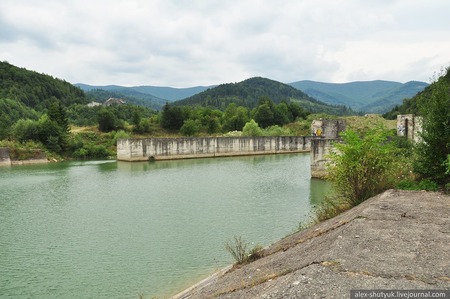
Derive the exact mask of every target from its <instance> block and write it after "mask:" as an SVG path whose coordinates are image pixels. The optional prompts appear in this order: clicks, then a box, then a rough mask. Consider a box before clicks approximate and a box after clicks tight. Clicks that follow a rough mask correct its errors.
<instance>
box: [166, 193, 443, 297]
mask: <svg viewBox="0 0 450 299" xmlns="http://www.w3.org/2000/svg"><path fill="white" fill-rule="evenodd" d="M449 207H450V196H448V195H443V194H441V193H435V192H423V191H399V190H388V191H386V192H384V193H382V194H380V195H378V196H375V197H373V198H371V199H368V200H367V201H365V202H364V203H362V204H360V205H359V206H357V207H354V208H353V209H351V210H349V211H347V212H345V213H342V214H341V215H339V216H337V217H335V218H333V219H329V220H327V221H324V222H322V223H320V224H317V225H315V226H313V227H310V228H309V229H307V230H304V231H302V232H299V233H296V234H293V235H291V236H289V237H286V238H284V239H282V240H281V241H279V242H277V243H275V244H273V245H272V246H270V247H269V248H268V249H267V250H265V253H264V257H263V258H261V259H259V260H257V261H255V262H253V263H250V264H247V265H244V266H241V267H234V268H233V269H231V270H229V271H227V272H226V273H225V274H222V275H216V276H213V277H211V278H210V279H206V280H204V281H203V282H202V283H201V284H199V285H196V286H195V287H194V288H191V289H189V290H187V291H186V292H183V293H180V294H179V295H176V296H174V297H172V298H174V299H175V298H176V299H180V298H190V299H194V298H350V291H351V290H357V289H359V290H361V289H363V290H368V289H372V290H376V289H378V290H379V289H384V290H386V289H399V290H414V289H415V290H430V289H433V290H447V292H448V290H450V250H449V244H450V208H449ZM447 295H450V293H449V294H447Z"/></svg>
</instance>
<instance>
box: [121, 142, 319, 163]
mask: <svg viewBox="0 0 450 299" xmlns="http://www.w3.org/2000/svg"><path fill="white" fill-rule="evenodd" d="M310 150H311V144H310V137H309V136H273V137H268V136H258V137H186V138H129V139H119V140H118V141H117V160H120V161H148V160H170V159H189V158H206V157H222V156H245V155H258V154H277V153H299V152H309V151H310Z"/></svg>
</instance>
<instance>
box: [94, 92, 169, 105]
mask: <svg viewBox="0 0 450 299" xmlns="http://www.w3.org/2000/svg"><path fill="white" fill-rule="evenodd" d="M86 95H87V97H88V98H89V99H90V100H91V101H95V102H99V103H104V102H105V101H106V100H107V99H109V98H120V99H123V100H125V101H126V102H127V103H128V104H133V105H137V106H143V107H147V108H151V109H154V110H161V109H162V107H163V106H164V104H165V103H166V102H167V101H165V100H163V99H160V98H157V97H155V96H153V95H150V94H145V93H141V92H138V91H135V90H133V89H131V88H126V87H118V88H114V89H110V90H104V89H90V90H89V91H86Z"/></svg>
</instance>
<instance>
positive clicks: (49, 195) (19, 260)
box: [0, 154, 327, 298]
mask: <svg viewBox="0 0 450 299" xmlns="http://www.w3.org/2000/svg"><path fill="white" fill-rule="evenodd" d="M309 159H310V158H309V155H308V154H292V155H268V156H253V157H238V158H219V159H195V160H178V161H158V162H142V163H140V162H139V163H128V162H116V161H97V162H67V163H55V164H48V165H34V166H16V167H1V168H0V298H138V297H139V295H143V296H144V297H145V298H152V297H153V296H160V297H166V296H168V295H171V294H174V293H176V292H178V291H180V290H182V289H183V288H185V287H187V286H189V285H190V284H192V283H194V282H196V281H197V280H199V279H202V278H204V277H205V276H207V275H209V274H211V273H212V272H214V271H215V270H218V269H220V268H222V267H224V266H226V265H227V264H230V263H231V262H232V259H231V257H230V255H229V254H228V253H227V252H226V251H225V250H224V243H225V242H226V241H227V240H230V239H232V237H233V236H234V235H237V236H242V237H243V238H244V239H245V240H247V241H249V242H254V243H260V244H262V245H268V244H270V243H273V242H275V241H277V240H278V239H280V238H282V237H283V236H285V235H287V234H289V233H291V232H293V231H294V230H295V228H296V227H297V226H298V223H299V222H300V221H301V220H302V219H304V217H305V215H306V214H307V213H308V212H309V210H310V208H311V205H312V204H314V203H316V202H318V201H320V199H321V197H322V195H323V193H324V192H325V190H326V189H327V185H326V183H324V182H322V181H316V180H311V179H310V170H309V163H310V162H309V161H310V160H309Z"/></svg>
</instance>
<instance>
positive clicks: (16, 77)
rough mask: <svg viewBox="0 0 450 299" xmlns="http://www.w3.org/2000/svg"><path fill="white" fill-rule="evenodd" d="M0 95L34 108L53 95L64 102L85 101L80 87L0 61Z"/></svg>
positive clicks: (42, 107) (40, 107) (47, 102)
mask: <svg viewBox="0 0 450 299" xmlns="http://www.w3.org/2000/svg"><path fill="white" fill-rule="evenodd" d="M0 98H1V99H11V100H14V101H18V102H21V103H23V104H24V105H25V106H27V107H31V108H34V109H35V110H37V111H42V110H44V109H46V108H48V107H49V105H50V103H51V102H52V101H53V100H55V99H56V100H59V101H61V102H62V103H63V104H64V105H65V106H69V105H71V104H77V103H78V104H85V103H88V100H87V98H86V96H85V94H84V92H83V91H82V90H81V89H80V88H78V87H75V86H73V85H72V84H70V83H68V82H66V81H64V80H60V79H57V78H53V77H52V76H49V75H44V74H39V73H37V72H34V71H29V70H27V69H24V68H19V67H16V66H14V65H11V64H9V63H8V62H0Z"/></svg>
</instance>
